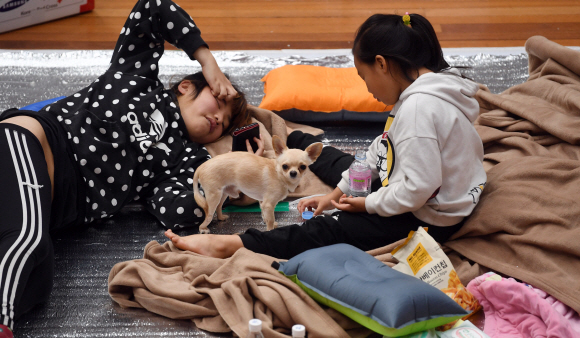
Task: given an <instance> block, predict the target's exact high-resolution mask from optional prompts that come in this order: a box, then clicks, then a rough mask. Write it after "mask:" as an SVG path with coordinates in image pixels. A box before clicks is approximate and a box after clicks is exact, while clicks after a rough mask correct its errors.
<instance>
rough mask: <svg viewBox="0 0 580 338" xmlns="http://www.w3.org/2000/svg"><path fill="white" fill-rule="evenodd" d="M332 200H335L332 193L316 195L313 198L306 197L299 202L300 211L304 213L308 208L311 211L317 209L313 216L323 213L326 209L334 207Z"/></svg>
mask: <svg viewBox="0 0 580 338" xmlns="http://www.w3.org/2000/svg"><path fill="white" fill-rule="evenodd" d="M331 201H334V200H333V196H332V193H330V194H328V195H324V196H315V197H312V198H308V199H304V200H301V201H300V202H298V211H299V212H300V213H303V212H304V210H306V209H308V210H310V211H312V209H315V210H314V214H313V216H318V215H320V214H322V212H323V211H324V210H330V209H332V208H333V207H332V203H331Z"/></svg>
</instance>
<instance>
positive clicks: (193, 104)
mask: <svg viewBox="0 0 580 338" xmlns="http://www.w3.org/2000/svg"><path fill="white" fill-rule="evenodd" d="M179 92H180V93H181V94H182V95H181V96H179V97H178V98H177V100H178V101H179V108H180V109H181V116H182V117H183V121H184V122H185V125H186V127H187V131H188V133H189V138H190V139H191V140H192V141H194V142H197V143H200V144H207V143H211V142H214V141H216V140H217V139H219V138H220V137H221V136H222V134H223V132H224V130H225V129H227V128H228V126H229V125H230V124H231V120H232V102H231V101H230V102H226V101H225V100H218V99H217V98H216V97H215V96H213V95H212V93H211V90H210V88H209V87H205V88H204V89H203V90H202V91H201V93H199V95H198V96H197V98H195V99H192V98H193V93H194V92H195V86H194V85H193V84H192V83H191V82H189V81H183V82H181V83H180V84H179Z"/></svg>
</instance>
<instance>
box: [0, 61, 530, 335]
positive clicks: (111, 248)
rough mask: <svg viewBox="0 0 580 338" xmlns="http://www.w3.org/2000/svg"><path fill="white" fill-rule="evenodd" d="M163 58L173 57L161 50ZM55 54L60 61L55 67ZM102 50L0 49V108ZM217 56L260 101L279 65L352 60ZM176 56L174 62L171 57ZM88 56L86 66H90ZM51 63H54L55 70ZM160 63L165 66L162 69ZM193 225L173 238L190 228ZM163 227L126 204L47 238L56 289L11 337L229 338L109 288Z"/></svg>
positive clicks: (501, 67) (81, 70) (88, 69)
mask: <svg viewBox="0 0 580 338" xmlns="http://www.w3.org/2000/svg"><path fill="white" fill-rule="evenodd" d="M107 53H109V54H107ZM169 56H170V59H171V57H173V54H171V55H169ZM63 57H65V58H68V60H67V61H66V63H67V64H66V65H59V64H58V62H60V61H59V60H61V59H62V58H63ZM107 57H110V52H106V51H105V52H103V51H95V52H73V53H72V54H71V53H68V54H66V53H65V54H58V55H54V53H50V54H43V53H33V52H25V51H24V52H4V53H2V52H0V60H2V61H0V91H1V92H2V96H1V97H0V111H2V110H4V109H7V108H10V107H21V106H23V105H26V104H29V103H32V102H36V101H41V100H44V99H49V98H52V97H57V96H61V95H68V94H69V93H71V92H73V91H75V90H77V89H79V88H81V87H83V86H85V85H87V84H89V83H90V81H91V80H92V79H93V78H94V77H95V76H96V75H98V74H99V73H100V72H102V71H103V70H104V69H105V66H104V65H103V62H102V60H105V62H106V59H107ZM217 58H218V62H220V64H225V66H222V68H223V69H224V70H225V71H226V72H228V73H230V74H231V76H232V79H233V80H234V81H235V82H237V83H238V84H239V85H240V87H242V88H244V89H245V90H246V92H247V93H248V97H249V101H250V102H251V103H253V104H259V102H260V100H261V98H262V95H263V94H262V83H261V82H260V81H259V79H260V78H261V77H262V76H263V75H265V74H266V73H267V72H268V71H269V70H270V69H272V68H274V67H278V66H281V65H284V64H314V65H323V66H335V67H347V66H352V58H351V57H350V56H348V55H345V56H332V57H326V58H318V59H308V58H302V57H283V58H270V57H261V56H255V55H244V54H240V53H234V52H229V53H221V54H219V55H217ZM174 59H175V60H177V61H175V60H174ZM174 59H171V60H172V62H173V63H171V64H169V65H167V66H165V67H164V72H163V73H162V74H161V77H162V79H163V80H164V81H167V80H170V79H171V78H172V77H171V75H169V74H184V72H192V71H195V70H196V69H195V67H188V66H187V65H188V63H187V62H188V61H187V60H183V61H181V60H180V59H179V58H178V57H177V58H174ZM448 60H449V61H450V62H451V63H452V64H454V65H458V64H459V65H465V66H470V67H471V68H469V69H465V71H464V72H465V74H466V75H467V76H469V77H471V78H473V79H475V80H476V81H478V82H481V83H484V84H486V85H488V86H489V87H490V89H491V90H492V91H493V92H496V93H497V92H501V91H503V90H505V89H506V88H508V87H510V86H511V85H514V84H517V83H521V82H523V81H525V79H526V78H527V57H526V55H513V56H494V55H484V54H479V55H475V56H470V57H463V56H449V57H448ZM93 61H94V62H93ZM55 64H56V66H54V65H55ZM162 69H163V68H162ZM318 127H321V128H322V129H323V130H325V135H324V138H323V141H324V142H325V143H326V144H329V145H332V146H335V147H337V148H339V149H341V150H343V151H346V152H349V153H354V150H355V149H357V148H365V147H367V146H368V145H369V144H370V142H371V140H372V139H373V138H374V136H376V135H378V134H379V133H380V132H381V131H382V128H383V126H382V125H369V124H364V123H359V124H337V125H331V126H329V125H324V126H320V125H319V126H318ZM276 218H277V221H278V222H279V224H280V226H284V225H288V224H292V223H295V222H298V221H300V218H299V215H298V212H297V211H296V210H290V212H283V213H277V215H276ZM249 227H255V228H258V229H265V225H264V224H262V221H261V217H260V215H259V214H258V213H233V214H231V217H230V219H229V220H227V221H224V222H221V223H220V224H219V225H215V223H214V225H213V228H212V232H213V233H235V232H238V231H241V230H244V229H247V228H249ZM196 231H197V229H192V230H184V231H182V232H181V233H180V234H181V235H186V234H190V233H195V232H196ZM163 232H164V229H163V228H162V227H161V226H160V225H159V224H158V223H157V222H156V220H155V219H154V218H153V217H151V216H150V215H149V214H147V212H146V211H144V210H143V208H142V207H141V206H139V205H131V206H128V207H125V208H124V209H123V211H122V212H121V213H120V214H118V215H116V216H115V217H114V218H112V219H108V220H106V221H100V222H95V223H94V224H93V225H92V226H91V227H90V228H88V229H86V230H85V231H81V232H74V233H62V234H58V235H56V236H54V238H53V240H54V245H55V255H56V272H55V279H54V289H53V292H52V295H51V297H50V299H49V301H48V303H46V304H44V305H42V306H39V307H37V308H35V309H34V310H33V311H32V312H30V313H28V314H26V315H25V316H24V317H23V318H22V319H21V320H20V321H19V322H17V324H16V328H15V332H16V336H17V337H35V338H44V337H161V336H162V337H229V336H230V335H218V334H213V333H208V332H204V331H201V330H199V329H197V328H196V327H195V326H194V325H193V324H192V323H191V322H189V321H178V320H170V319H167V318H163V317H160V316H157V315H154V314H152V313H149V312H147V311H143V310H134V309H121V308H120V307H119V306H118V305H116V304H115V303H114V302H113V301H112V300H111V299H110V297H109V295H108V293H107V277H108V274H109V271H110V269H111V267H112V266H113V265H114V264H116V263H118V262H121V261H126V260H131V259H136V258H140V257H141V256H142V252H143V248H144V246H145V244H147V243H148V242H149V241H152V240H157V241H160V242H164V241H165V237H164V236H163Z"/></svg>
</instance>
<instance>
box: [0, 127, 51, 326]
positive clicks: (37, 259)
mask: <svg viewBox="0 0 580 338" xmlns="http://www.w3.org/2000/svg"><path fill="white" fill-rule="evenodd" d="M0 187H2V193H1V194H0V298H1V304H2V305H1V310H2V312H1V313H0V323H1V324H4V325H6V326H8V327H10V328H12V327H13V326H14V320H15V319H16V318H18V317H19V316H20V315H21V314H23V313H24V312H26V311H28V310H30V309H31V308H32V307H34V306H35V305H36V304H38V303H41V302H44V301H46V300H47V299H48V296H49V294H50V291H51V289H52V279H53V275H54V250H53V247H52V241H51V238H50V236H49V233H48V231H49V221H50V213H51V183H50V177H49V174H48V169H47V166H46V161H45V159H44V151H43V149H42V146H41V145H40V142H39V141H38V139H37V138H36V137H35V136H34V134H32V133H31V132H30V131H28V130H27V129H24V128H22V127H19V126H17V125H13V124H10V123H0Z"/></svg>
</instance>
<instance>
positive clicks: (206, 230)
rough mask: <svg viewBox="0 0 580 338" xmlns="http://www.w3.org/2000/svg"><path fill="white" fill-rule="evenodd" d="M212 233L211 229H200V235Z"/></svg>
mask: <svg viewBox="0 0 580 338" xmlns="http://www.w3.org/2000/svg"><path fill="white" fill-rule="evenodd" d="M210 232H211V231H209V229H208V228H205V229H199V233H200V234H209V233H210Z"/></svg>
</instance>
